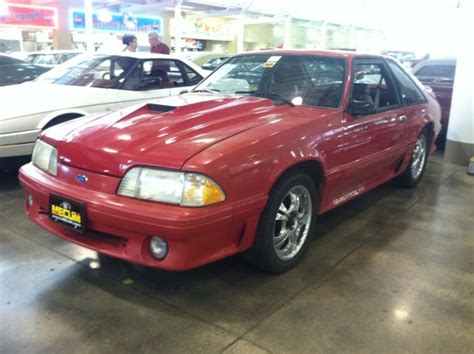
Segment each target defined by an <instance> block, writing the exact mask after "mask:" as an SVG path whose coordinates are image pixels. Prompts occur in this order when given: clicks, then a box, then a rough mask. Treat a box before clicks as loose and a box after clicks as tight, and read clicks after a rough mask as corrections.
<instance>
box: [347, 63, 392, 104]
mask: <svg viewBox="0 0 474 354" xmlns="http://www.w3.org/2000/svg"><path fill="white" fill-rule="evenodd" d="M352 99H355V100H358V101H367V102H371V103H373V104H374V107H375V110H376V111H383V110H387V109H390V108H393V107H395V106H397V105H398V104H399V102H398V98H397V92H396V90H395V87H394V86H393V84H392V81H391V80H390V78H389V76H388V74H387V71H386V68H385V66H384V65H383V64H362V63H356V64H355V65H354V85H353V88H352Z"/></svg>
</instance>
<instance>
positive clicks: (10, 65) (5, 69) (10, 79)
mask: <svg viewBox="0 0 474 354" xmlns="http://www.w3.org/2000/svg"><path fill="white" fill-rule="evenodd" d="M49 69H50V68H47V67H44V66H40V65H34V64H30V63H27V62H25V61H23V60H20V59H17V58H14V57H11V56H9V55H5V54H0V86H7V85H15V84H21V83H22V82H25V81H30V80H33V79H35V78H36V77H38V76H39V75H41V74H43V73H45V72H46V71H48V70H49Z"/></svg>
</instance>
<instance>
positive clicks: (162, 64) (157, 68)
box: [142, 59, 184, 89]
mask: <svg viewBox="0 0 474 354" xmlns="http://www.w3.org/2000/svg"><path fill="white" fill-rule="evenodd" d="M142 80H144V81H150V82H155V85H154V86H155V87H154V89H156V88H170V87H176V86H183V85H184V78H183V75H182V73H181V71H180V70H179V68H178V66H177V65H176V62H175V61H174V60H163V59H155V60H147V61H145V62H144V63H143V76H142ZM158 81H159V85H158ZM156 86H158V87H156Z"/></svg>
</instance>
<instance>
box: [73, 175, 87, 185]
mask: <svg viewBox="0 0 474 354" xmlns="http://www.w3.org/2000/svg"><path fill="white" fill-rule="evenodd" d="M76 180H77V181H78V182H79V183H86V182H87V181H88V180H89V178H87V176H86V175H77V176H76Z"/></svg>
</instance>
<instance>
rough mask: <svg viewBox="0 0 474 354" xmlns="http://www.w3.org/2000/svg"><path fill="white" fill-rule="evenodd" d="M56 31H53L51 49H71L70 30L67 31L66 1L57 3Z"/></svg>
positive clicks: (67, 6)
mask: <svg viewBox="0 0 474 354" xmlns="http://www.w3.org/2000/svg"><path fill="white" fill-rule="evenodd" d="M56 4H57V6H56V8H57V9H58V29H56V30H54V31H53V49H72V38H71V30H70V29H69V16H70V15H69V9H70V5H69V2H67V1H58V2H57V3H56Z"/></svg>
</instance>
